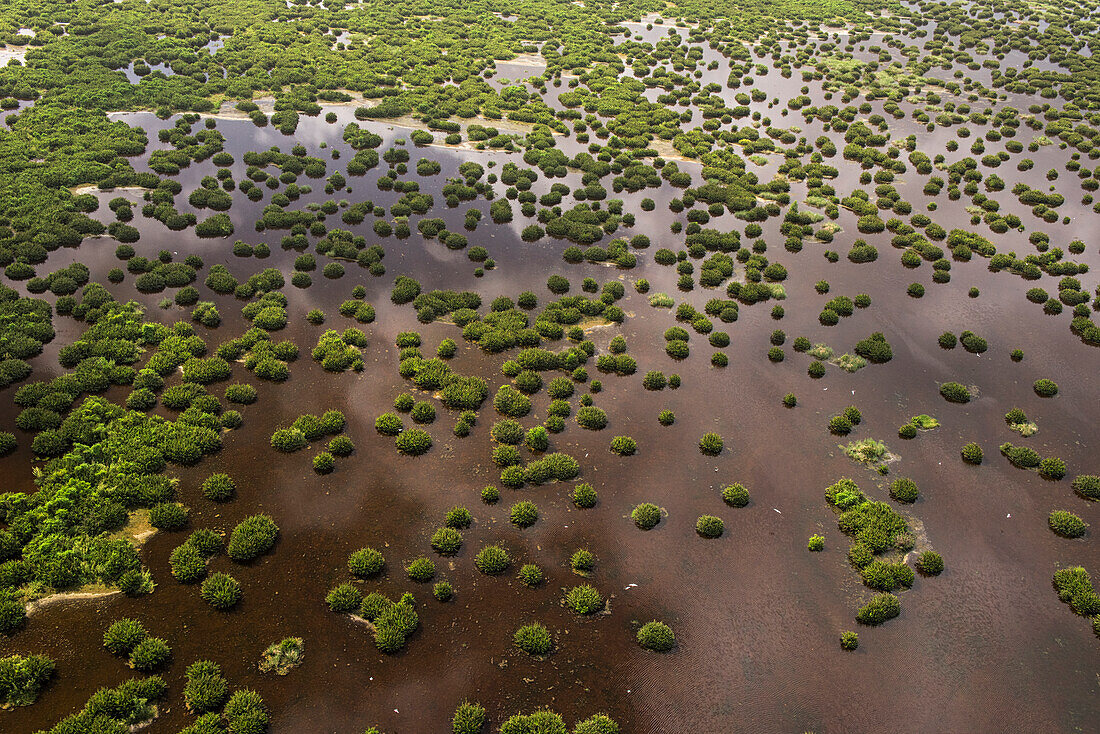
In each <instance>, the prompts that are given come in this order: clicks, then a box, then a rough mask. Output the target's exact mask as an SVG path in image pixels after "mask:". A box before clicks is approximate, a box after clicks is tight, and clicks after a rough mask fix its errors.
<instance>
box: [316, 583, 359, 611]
mask: <svg viewBox="0 0 1100 734" xmlns="http://www.w3.org/2000/svg"><path fill="white" fill-rule="evenodd" d="M325 603H326V604H328V608H329V609H331V610H332V611H334V612H338V613H340V614H344V613H349V614H350V613H354V612H357V611H359V607H361V606H362V605H363V594H362V592H360V591H359V589H357V588H355V587H354V586H352V585H351V584H349V583H343V584H340V585H339V586H337V587H335V588H333V589H332V590H331V591H329V593H328V594H327V595H326V596H325Z"/></svg>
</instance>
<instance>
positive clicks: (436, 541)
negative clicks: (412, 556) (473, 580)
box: [431, 527, 462, 556]
mask: <svg viewBox="0 0 1100 734" xmlns="http://www.w3.org/2000/svg"><path fill="white" fill-rule="evenodd" d="M431 542H432V550H434V551H435V552H436V553H438V554H439V555H441V556H453V555H454V554H455V553H458V549H459V548H461V547H462V533H460V532H458V531H457V530H455V529H454V528H449V527H445V528H439V529H438V530H436V531H435V533H433V534H432V541H431Z"/></svg>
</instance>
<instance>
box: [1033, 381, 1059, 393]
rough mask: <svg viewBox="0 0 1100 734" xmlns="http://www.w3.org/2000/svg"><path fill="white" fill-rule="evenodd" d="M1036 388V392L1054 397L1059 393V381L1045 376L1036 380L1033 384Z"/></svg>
mask: <svg viewBox="0 0 1100 734" xmlns="http://www.w3.org/2000/svg"><path fill="white" fill-rule="evenodd" d="M1032 387H1033V388H1034V390H1035V394H1036V395H1038V396H1039V397H1043V398H1052V397H1054V396H1055V395H1057V394H1058V383H1056V382H1054V380H1048V379H1047V378H1045V377H1043V378H1040V379H1038V380H1036V381H1035V384H1034V385H1032Z"/></svg>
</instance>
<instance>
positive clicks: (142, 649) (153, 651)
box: [130, 637, 172, 673]
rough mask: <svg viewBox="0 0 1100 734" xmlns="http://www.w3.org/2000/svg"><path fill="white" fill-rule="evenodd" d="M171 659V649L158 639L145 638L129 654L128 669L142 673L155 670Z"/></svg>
mask: <svg viewBox="0 0 1100 734" xmlns="http://www.w3.org/2000/svg"><path fill="white" fill-rule="evenodd" d="M171 657H172V648H170V647H168V643H167V642H166V641H165V640H163V639H161V638H160V637H146V638H144V639H143V640H142V641H141V642H139V643H138V644H137V645H136V646H135V647H134V649H133V650H132V651H131V652H130V667H131V668H133V669H134V670H140V671H141V672H143V673H148V672H150V671H153V670H156V669H157V668H159V667H161V666H162V665H164V664H166V663H167V662H168V661H169V659H171Z"/></svg>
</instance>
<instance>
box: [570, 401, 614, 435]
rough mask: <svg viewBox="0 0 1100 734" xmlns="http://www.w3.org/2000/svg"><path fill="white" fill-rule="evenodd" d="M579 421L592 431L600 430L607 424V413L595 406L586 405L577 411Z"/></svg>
mask: <svg viewBox="0 0 1100 734" xmlns="http://www.w3.org/2000/svg"><path fill="white" fill-rule="evenodd" d="M576 420H577V423H578V424H579V425H580V426H581V427H583V428H587V429H589V430H590V431H598V430H600V429H602V428H605V427H606V426H607V413H605V412H604V411H603V410H602V409H601V408H597V407H595V406H584V407H582V408H581V409H580V410H578V411H577V418H576Z"/></svg>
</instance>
